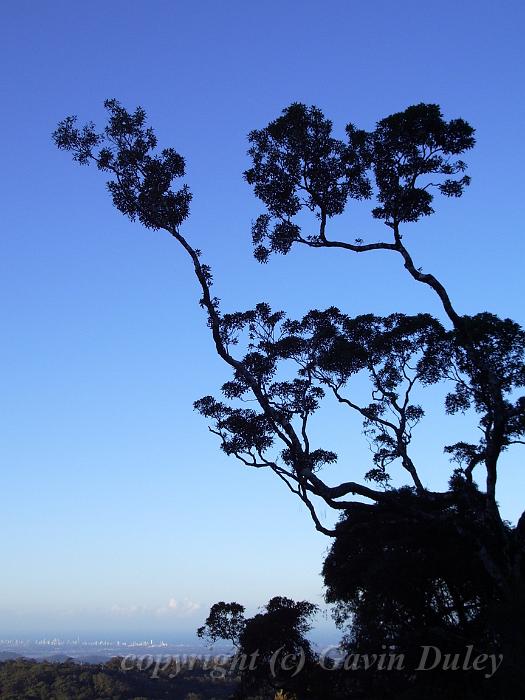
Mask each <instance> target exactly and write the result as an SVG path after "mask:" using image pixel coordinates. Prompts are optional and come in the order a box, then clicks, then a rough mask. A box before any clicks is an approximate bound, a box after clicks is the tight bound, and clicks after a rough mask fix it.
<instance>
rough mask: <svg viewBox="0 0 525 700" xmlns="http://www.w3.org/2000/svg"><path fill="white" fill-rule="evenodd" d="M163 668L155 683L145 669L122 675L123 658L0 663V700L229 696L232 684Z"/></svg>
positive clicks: (198, 671) (199, 671)
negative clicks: (92, 661)
mask: <svg viewBox="0 0 525 700" xmlns="http://www.w3.org/2000/svg"><path fill="white" fill-rule="evenodd" d="M173 671H174V669H173V668H169V667H168V668H166V669H165V670H164V671H163V672H162V673H160V674H159V675H158V677H156V678H152V673H151V672H150V673H148V671H147V670H144V671H141V670H133V669H131V670H122V668H121V659H119V658H116V659H113V660H112V661H111V662H109V663H108V664H106V665H93V664H79V663H75V662H73V661H68V662H63V663H51V662H46V661H33V660H31V659H17V660H14V661H4V662H0V697H1V698H2V700H155V699H157V698H158V699H159V700H160V699H161V698H165V699H166V700H167V699H168V698H169V699H170V700H201V699H202V700H204V698H206V700H212V698H215V699H216V700H219V699H220V698H227V697H230V695H231V693H232V692H233V690H234V688H235V686H236V683H235V682H234V681H232V680H231V679H225V680H224V679H215V680H214V679H212V678H211V677H210V671H209V669H205V668H203V667H202V665H199V664H196V665H195V666H194V668H193V669H190V668H184V666H183V667H182V669H180V668H177V675H176V677H174V678H169V675H170V673H173Z"/></svg>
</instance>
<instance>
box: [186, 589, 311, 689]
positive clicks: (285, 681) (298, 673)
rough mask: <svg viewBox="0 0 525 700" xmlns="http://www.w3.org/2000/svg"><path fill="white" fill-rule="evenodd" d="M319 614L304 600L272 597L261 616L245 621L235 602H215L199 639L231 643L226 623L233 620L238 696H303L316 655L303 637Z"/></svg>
mask: <svg viewBox="0 0 525 700" xmlns="http://www.w3.org/2000/svg"><path fill="white" fill-rule="evenodd" d="M317 610H318V608H317V606H316V605H314V604H313V603H309V602H308V601H294V600H291V599H290V598H286V597H282V596H276V597H274V598H272V599H271V600H270V601H268V603H267V604H266V606H264V608H263V611H262V612H260V613H258V614H257V615H254V617H252V618H248V619H247V620H244V618H241V616H240V615H239V611H244V608H243V606H242V605H239V604H238V603H229V604H226V603H222V602H221V603H215V605H213V606H212V608H211V610H210V614H209V616H208V618H207V620H206V623H205V625H204V627H200V628H199V630H198V631H197V634H198V635H199V636H203V634H204V633H205V632H206V631H208V634H209V636H210V638H211V639H212V640H213V641H217V639H225V640H230V641H232V636H233V635H232V633H231V618H232V611H234V617H235V623H234V627H235V635H236V636H235V638H236V646H237V647H238V657H237V663H236V664H235V667H236V668H237V667H238V670H239V672H240V677H241V691H240V696H241V697H246V695H252V694H255V693H257V694H258V693H260V692H263V693H264V692H268V691H269V690H271V689H273V690H275V688H285V689H288V690H293V691H294V692H295V693H299V695H300V696H301V697H306V695H305V693H306V692H307V688H308V680H309V677H310V673H311V671H312V667H313V664H314V661H315V654H314V652H313V650H312V647H311V645H310V642H309V641H308V640H307V639H306V637H305V635H306V634H307V633H308V632H309V630H310V629H311V622H310V621H311V618H312V616H313V615H314V613H315V612H316V611H317Z"/></svg>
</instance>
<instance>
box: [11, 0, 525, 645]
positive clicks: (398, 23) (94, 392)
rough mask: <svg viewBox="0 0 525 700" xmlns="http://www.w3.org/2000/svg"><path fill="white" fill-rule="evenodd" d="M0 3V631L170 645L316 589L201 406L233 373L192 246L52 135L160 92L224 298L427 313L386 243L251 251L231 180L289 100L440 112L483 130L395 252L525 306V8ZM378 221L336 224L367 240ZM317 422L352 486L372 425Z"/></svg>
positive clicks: (431, 467)
mask: <svg viewBox="0 0 525 700" xmlns="http://www.w3.org/2000/svg"><path fill="white" fill-rule="evenodd" d="M1 12H2V21H1V23H0V24H1V29H0V32H1V42H0V47H1V48H0V51H1V53H2V56H1V65H2V94H3V98H4V108H3V110H2V112H1V113H0V122H1V133H2V136H3V139H2V140H3V143H2V156H3V169H2V175H3V182H2V195H3V197H2V200H3V206H2V215H3V216H2V218H3V222H2V223H3V225H2V255H1V257H0V298H1V300H2V303H1V306H0V322H1V325H2V330H3V333H4V341H3V342H2V344H1V346H0V367H1V368H2V372H1V377H2V378H1V390H2V399H1V407H0V410H1V412H2V438H1V440H0V464H1V467H2V491H1V501H2V507H1V508H0V527H1V531H2V533H3V537H2V541H1V545H0V549H1V557H2V562H3V564H4V566H3V573H2V576H1V579H0V630H2V631H3V632H4V633H5V634H23V633H32V632H35V633H36V632H39V633H40V632H42V633H63V632H67V631H71V632H77V631H86V632H90V631H93V632H99V631H100V632H107V633H108V634H109V633H112V632H113V631H121V630H134V631H135V630H138V631H144V633H145V634H146V635H147V636H150V635H151V634H154V633H158V634H164V635H166V634H168V633H170V634H171V636H172V637H176V636H177V635H178V634H183V633H184V634H186V633H187V631H188V630H193V629H194V628H195V627H196V626H197V625H198V624H201V623H202V619H203V618H204V617H205V614H206V612H207V608H208V606H209V604H210V603H212V602H214V601H216V600H220V599H225V600H238V601H239V602H244V603H246V604H247V606H248V607H249V608H250V609H251V610H254V609H255V607H256V606H257V605H261V604H263V603H265V602H266V601H267V600H268V598H270V597H271V596H272V595H276V594H282V595H289V596H291V597H295V598H308V599H310V600H312V601H313V602H320V601H321V600H322V593H323V591H322V582H321V578H320V576H319V571H320V569H321V565H322V559H323V554H324V552H325V551H326V548H327V546H328V544H329V543H328V541H327V539H326V538H325V537H323V536H322V535H319V534H318V533H316V532H315V531H314V530H313V526H312V525H311V522H310V520H309V518H308V516H307V514H306V513H305V511H304V510H303V509H302V508H301V506H300V504H299V503H297V502H296V501H295V500H293V498H292V496H291V494H289V493H287V492H285V490H284V489H283V488H281V485H280V484H278V483H276V481H275V480H274V479H273V478H272V477H271V475H270V474H266V473H261V472H250V471H249V470H247V469H243V468H242V467H241V465H240V464H238V463H236V462H235V461H233V460H228V459H227V458H226V457H225V456H224V455H222V454H221V453H220V451H219V449H218V445H217V443H216V441H215V439H214V436H212V435H210V434H209V433H208V431H207V429H206V425H205V422H204V421H203V419H201V418H200V417H199V416H198V415H197V414H195V413H194V412H193V410H192V402H193V401H194V400H195V399H196V398H199V397H200V396H202V395H204V394H208V393H213V392H214V391H215V390H216V389H217V387H219V386H220V384H221V383H222V381H224V380H225V379H227V378H228V373H227V371H226V369H225V368H224V367H223V366H222V365H221V364H220V362H219V360H218V359H217V358H216V357H215V355H214V352H213V349H212V346H211V343H210V338H209V337H208V332H207V328H206V324H205V319H204V317H203V313H202V311H201V310H200V309H199V307H198V304H197V299H198V291H197V289H196V285H195V282H194V280H193V278H192V272H191V269H190V267H189V265H188V264H187V260H185V259H184V258H183V256H182V253H181V252H180V251H179V250H178V249H177V248H176V246H175V245H174V242H173V241H172V240H171V239H169V237H168V236H166V235H162V233H160V232H151V231H146V230H144V229H142V228H141V227H140V226H139V225H137V224H130V223H129V222H128V221H127V220H125V219H124V218H123V217H122V216H121V215H120V214H119V213H118V212H117V211H115V210H114V209H113V207H112V205H111V202H110V200H109V198H108V196H107V194H106V193H105V191H104V186H103V182H102V179H101V177H100V173H98V172H96V171H95V170H93V169H80V168H78V167H76V166H75V165H74V164H72V163H71V162H70V160H69V158H68V157H67V156H66V155H64V154H63V153H59V152H58V151H56V149H55V148H54V147H53V145H52V143H51V138H50V134H51V132H52V131H53V129H54V127H55V125H56V123H57V121H58V120H59V119H61V118H63V117H64V116H66V115H68V114H72V113H73V114H78V115H79V117H80V119H82V120H84V119H94V120H95V121H98V122H99V123H100V122H101V121H102V120H103V116H104V115H103V109H102V102H103V100H104V99H105V98H107V97H116V98H118V99H119V100H120V101H121V102H122V103H123V104H124V105H125V106H128V107H129V108H134V107H135V106H136V105H137V104H141V105H142V106H144V107H145V109H146V110H147V112H148V115H149V118H150V121H151V123H152V124H153V125H154V126H155V129H156V131H157V134H158V137H159V141H160V143H161V144H162V145H169V146H174V147H175V148H176V149H177V150H178V151H179V152H181V153H182V154H183V155H184V156H185V157H186V160H187V165H188V178H187V181H188V183H189V184H190V186H191V188H192V190H193V193H194V200H193V203H192V214H191V217H190V219H189V220H188V222H187V224H186V225H185V232H186V234H187V236H188V238H189V239H190V240H191V241H192V242H193V243H194V244H195V245H196V246H198V247H199V248H202V249H203V250H204V257H205V259H206V262H208V263H210V264H211V265H212V267H213V271H214V275H215V280H216V287H215V289H216V293H217V294H218V295H219V296H220V297H221V299H222V301H223V306H224V309H225V310H236V309H239V308H247V307H249V306H250V305H253V304H254V303H256V302H257V301H260V300H268V301H269V302H270V303H272V304H273V305H274V306H276V307H279V308H281V307H282V308H285V309H286V310H287V311H289V313H290V314H291V315H299V314H301V313H303V312H304V311H306V310H308V309H309V308H312V307H318V308H322V307H323V306H328V305H331V304H334V303H335V304H337V305H339V306H340V307H341V308H343V309H344V310H346V311H347V312H348V313H350V314H357V313H362V312H367V311H374V312H376V313H389V312H392V311H398V310H400V311H404V312H406V313H411V312H417V311H421V310H425V311H430V312H431V313H435V314H439V313H440V309H439V307H438V305H437V303H436V301H435V299H434V298H433V297H432V296H431V294H430V293H429V292H428V291H426V290H425V289H422V288H419V287H417V286H416V285H415V283H414V282H412V281H411V280H410V279H409V278H408V276H407V275H406V274H403V270H402V268H401V265H400V262H399V260H396V259H395V258H391V257H389V256H388V255H385V254H377V255H376V256H374V255H370V256H360V257H359V258H354V257H351V256H349V255H344V254H342V253H341V252H335V253H334V252H332V251H330V252H328V251H320V252H315V251H307V250H297V251H295V252H294V253H293V255H290V256H288V257H286V258H274V259H272V260H271V262H270V263H269V265H267V266H260V265H258V264H257V263H256V262H255V260H254V259H253V258H252V255H251V242H250V223H251V221H252V220H253V219H254V218H255V217H256V216H257V215H258V214H259V213H261V211H262V205H261V204H260V203H259V202H258V201H257V200H256V199H255V198H254V196H253V194H252V192H251V191H250V188H249V187H248V186H247V185H246V183H245V182H243V179H242V176H241V174H242V171H243V170H244V169H245V168H246V167H247V165H248V161H247V158H246V148H247V142H246V134H247V133H248V132H249V131H250V130H251V129H253V128H260V127H263V126H264V125H265V124H266V123H267V122H268V121H269V120H270V119H273V118H275V117H276V116H277V115H278V114H279V113H280V111H281V110H282V109H283V108H284V107H285V106H287V105H288V104H289V103H291V102H292V101H301V102H305V103H307V104H316V105H318V106H319V107H321V108H322V109H323V110H324V111H325V113H326V115H327V116H328V117H329V118H331V119H332V120H333V122H334V125H335V130H336V133H337V134H339V135H341V136H342V135H343V129H344V126H345V124H346V123H347V122H349V121H352V122H354V123H356V124H357V125H359V126H361V127H363V128H372V127H373V125H374V123H375V121H376V120H378V119H380V118H382V117H384V116H387V115H388V114H391V113H392V112H395V111H398V110H400V109H404V108H405V107H406V106H408V105H410V104H414V103H418V102H421V101H424V102H437V103H439V104H440V105H441V106H442V109H443V111H444V114H445V116H446V117H447V118H453V117H457V116H462V117H463V118H465V119H467V120H468V121H470V122H471V123H472V124H473V125H474V126H475V127H476V130H477V140H478V143H477V146H476V148H475V150H474V151H472V152H471V153H470V154H468V162H469V172H470V174H471V176H472V178H473V180H472V186H471V187H470V188H469V189H468V190H467V192H466V194H465V196H464V197H463V198H462V199H461V200H459V201H455V200H454V201H441V202H439V203H438V205H437V207H436V209H437V214H436V215H435V216H434V217H432V218H431V219H428V220H425V221H424V222H421V223H420V224H418V225H417V227H412V228H410V229H409V230H408V231H407V237H406V240H407V241H408V244H409V247H410V249H411V250H412V251H413V255H414V257H415V259H416V261H417V262H418V264H421V265H422V266H423V267H424V268H425V269H428V270H432V271H433V272H434V273H435V274H436V275H438V276H439V277H440V278H441V279H442V280H443V281H444V282H445V283H446V285H447V287H448V289H449V290H450V293H451V295H452V297H453V299H454V300H455V302H456V305H457V308H458V309H460V310H461V311H463V312H465V313H475V312H477V311H480V310H489V311H492V312H494V313H498V314H500V315H504V316H510V317H513V318H515V319H516V320H518V321H520V322H523V316H524V314H523V301H522V297H523V294H522V288H523V283H522V259H523V258H522V256H523V236H522V230H523V220H524V211H523V206H522V203H521V202H522V198H523V197H522V163H523V156H524V153H523V137H522V129H523V126H522V125H523V117H524V100H523V88H522V82H523V81H522V77H523V55H522V51H521V39H522V37H521V28H522V27H523V19H524V17H523V14H524V13H523V9H522V4H521V3H520V2H518V1H515V2H514V1H503V2H501V3H498V4H496V3H493V2H489V1H487V0H477V2H473V1H471V0H468V1H467V2H463V3H457V2H452V1H451V0H444V1H443V2H441V3H431V4H430V3H429V4H422V3H420V2H413V1H412V0H410V1H407V2H401V3H391V2H386V1H385V0H382V1H380V2H368V3H364V2H353V1H347V2H343V1H330V0H328V1H327V2H325V3H322V4H321V3H319V2H311V1H306V2H291V1H287V0H285V1H284V2H283V0H280V1H279V2H276V1H275V0H265V2H252V3H246V2H240V1H239V0H235V1H232V2H209V1H206V2H204V1H201V0H197V1H196V2H193V3H189V2H179V1H174V2H163V1H160V0H156V1H153V2H150V3H146V2H137V1H131V2H130V1H129V0H127V1H126V2H123V1H122V0H116V1H113V2H111V3H103V2H100V1H95V2H91V3H87V4H86V3H83V4H77V3H71V2H59V1H52V2H47V3H36V2H28V1H23V0H22V1H20V2H17V3H14V2H11V3H4V5H3V8H2V11H1ZM367 211H368V210H367V208H366V207H365V208H362V207H361V208H357V209H356V210H355V211H354V212H352V213H351V214H350V215H349V216H348V217H346V216H345V217H344V218H343V219H341V220H340V221H338V222H337V223H336V224H335V226H336V229H335V230H337V231H338V232H339V233H340V235H345V236H348V238H349V239H353V238H355V237H357V236H361V237H363V238H370V239H372V238H374V237H375V235H374V234H375V232H376V231H377V230H378V229H377V227H378V226H379V224H378V223H374V222H373V221H372V220H371V219H370V217H369V216H368V213H367ZM430 406H431V411H430V415H429V419H428V421H427V423H426V424H425V425H424V426H422V429H421V432H420V437H419V441H418V442H417V443H416V446H415V447H416V452H417V455H418V457H419V459H420V461H421V463H423V464H424V465H425V466H424V468H423V472H424V475H425V479H426V481H427V483H429V484H430V485H431V486H433V487H436V488H438V487H442V486H443V485H444V484H445V483H446V479H447V475H448V473H449V468H448V465H447V461H446V459H445V458H444V456H443V455H442V453H441V447H442V444H443V443H444V442H451V441H453V440H454V438H452V439H449V437H448V436H449V435H452V436H454V435H455V434H456V433H457V434H458V438H457V439H460V436H459V433H461V431H462V430H463V433H462V435H461V436H463V437H464V435H465V434H464V429H465V428H467V429H468V425H467V424H466V423H461V422H454V421H453V420H452V419H446V418H443V417H442V415H441V414H440V410H439V405H438V397H437V396H434V397H433V398H432V399H431V403H430ZM322 421H323V419H321V422H320V423H319V428H318V429H319V432H320V433H321V432H322V433H323V435H324V434H328V436H329V437H330V439H331V440H333V442H332V443H331V444H334V445H335V447H336V449H340V450H341V452H342V453H344V454H345V455H346V458H345V460H344V464H343V465H342V466H341V467H340V468H338V469H336V470H335V472H334V475H333V479H334V481H336V480H337V478H338V476H342V475H346V476H348V474H352V476H355V477H358V476H360V475H361V474H362V473H364V471H366V465H365V464H364V463H363V460H364V458H365V457H366V456H367V449H366V445H365V446H363V445H362V444H361V440H360V436H359V426H358V425H357V424H355V425H354V424H353V423H351V422H348V420H347V418H346V417H345V416H344V415H340V414H339V413H337V414H336V413H334V414H332V413H328V414H327V417H326V418H325V419H324V422H322ZM349 426H350V427H351V428H352V430H353V429H354V428H355V433H352V432H351V430H350V427H349ZM349 436H351V438H350V439H349ZM323 442H324V443H325V446H327V447H329V446H331V444H326V442H325V441H323ZM520 464H521V459H520V455H519V454H515V455H513V456H512V455H509V456H508V457H506V458H505V460H504V463H503V469H502V474H501V477H500V490H499V499H500V502H501V505H502V511H503V514H504V516H505V517H507V518H509V519H511V520H515V519H516V518H517V517H518V516H519V514H520V513H521V508H522V498H521V494H522V493H523V488H524V486H525V477H524V476H523V474H522V472H521V470H520V468H519V467H520ZM327 479H328V476H327ZM1 636H2V634H0V637H1Z"/></svg>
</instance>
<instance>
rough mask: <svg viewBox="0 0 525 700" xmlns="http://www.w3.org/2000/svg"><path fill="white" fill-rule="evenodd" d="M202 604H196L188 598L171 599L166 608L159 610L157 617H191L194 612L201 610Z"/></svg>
mask: <svg viewBox="0 0 525 700" xmlns="http://www.w3.org/2000/svg"><path fill="white" fill-rule="evenodd" d="M200 607H201V605H200V603H195V602H194V601H192V600H189V599H188V598H184V599H183V600H177V599H176V598H170V599H169V601H168V604H167V605H166V606H165V607H162V608H158V609H157V615H175V616H176V617H189V616H190V615H192V614H193V613H194V612H196V611H197V610H199V608H200Z"/></svg>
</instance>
